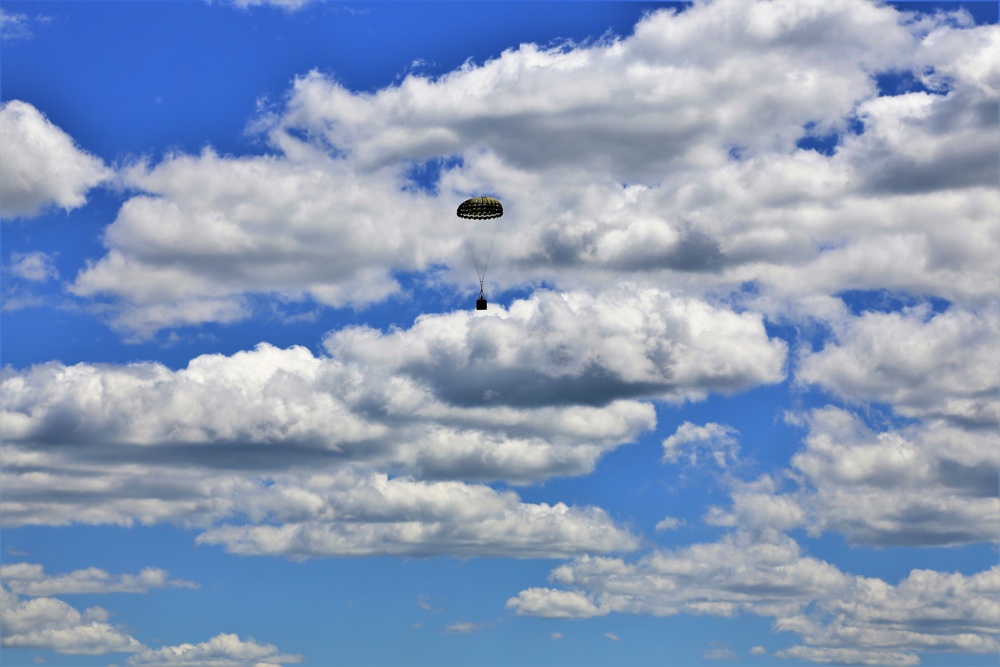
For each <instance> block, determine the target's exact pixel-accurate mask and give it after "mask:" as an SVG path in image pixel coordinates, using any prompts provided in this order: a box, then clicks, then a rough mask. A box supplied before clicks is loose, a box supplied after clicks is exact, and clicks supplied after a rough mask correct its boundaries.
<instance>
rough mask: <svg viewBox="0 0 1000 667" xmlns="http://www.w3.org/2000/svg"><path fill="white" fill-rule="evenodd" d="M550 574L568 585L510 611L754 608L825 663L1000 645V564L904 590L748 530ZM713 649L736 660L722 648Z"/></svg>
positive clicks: (910, 658)
mask: <svg viewBox="0 0 1000 667" xmlns="http://www.w3.org/2000/svg"><path fill="white" fill-rule="evenodd" d="M550 578H551V579H552V580H553V581H554V582H556V583H558V584H560V585H562V586H563V587H565V589H554V588H529V589H526V590H524V591H522V592H521V593H520V594H519V595H517V596H516V597H514V598H511V599H510V600H509V601H508V602H507V607H508V608H509V609H511V610H513V611H514V612H515V613H518V614H525V615H533V616H546V617H575V618H586V617H593V616H600V615H606V614H609V613H612V612H617V613H633V614H653V615H659V616H666V615H672V614H678V613H689V614H710V615H715V616H732V615H734V614H737V613H740V612H748V613H753V614H757V615H761V616H768V617H773V618H774V619H775V621H774V628H775V630H780V631H788V632H794V633H797V634H799V635H800V637H801V638H802V641H803V644H802V645H800V646H795V647H792V648H789V649H786V650H784V651H781V652H778V653H777V654H776V655H779V656H783V657H796V658H801V659H805V660H810V661H814V662H836V661H837V660H838V659H839V660H840V661H843V660H845V659H847V660H849V661H851V662H857V663H859V664H898V665H908V664H917V663H918V662H919V657H918V655H917V652H918V651H925V650H944V651H962V652H967V653H990V652H994V651H996V650H997V649H998V647H1000V642H998V641H997V635H998V627H1000V625H998V621H1000V609H998V608H997V605H996V604H995V602H994V600H995V598H996V595H997V593H998V592H1000V567H993V568H991V569H989V570H986V571H984V572H980V573H977V574H972V575H963V574H958V573H942V572H934V571H929V570H914V571H912V572H911V573H910V575H909V576H908V577H906V578H905V579H903V580H902V581H901V582H900V583H899V584H897V585H895V586H893V585H891V584H889V583H887V582H885V581H882V580H880V579H875V578H868V577H861V576H856V575H850V574H847V573H844V572H842V571H841V570H839V569H838V568H836V567H835V566H833V565H831V564H829V563H827V562H825V561H822V560H818V559H815V558H812V557H810V556H807V555H804V554H803V553H802V551H801V549H800V547H799V546H798V544H796V543H795V542H794V541H793V540H792V539H791V538H789V537H787V536H776V537H774V538H773V539H771V540H761V539H759V537H757V536H750V535H748V534H746V533H743V532H742V531H736V532H734V533H731V534H729V535H726V536H724V537H723V538H722V539H721V540H720V541H718V542H714V543H704V544H695V545H691V546H689V547H685V548H682V549H676V550H659V551H656V552H654V553H652V554H650V555H647V556H644V557H642V558H640V559H639V560H638V561H636V562H632V563H630V562H626V561H625V560H623V559H620V558H606V557H590V556H584V557H581V558H577V559H576V560H574V561H573V562H571V563H569V564H566V565H561V566H559V567H558V568H556V569H555V570H553V572H552V574H551V576H550ZM566 589H568V590H566ZM762 652H763V651H762V650H761V651H758V650H757V649H756V648H755V649H754V650H753V651H752V653H753V654H754V655H758V654H760V653H762ZM712 657H716V658H723V657H732V656H730V655H729V654H728V653H726V652H723V651H720V652H719V653H718V654H716V655H713V656H712ZM879 661H882V662H879Z"/></svg>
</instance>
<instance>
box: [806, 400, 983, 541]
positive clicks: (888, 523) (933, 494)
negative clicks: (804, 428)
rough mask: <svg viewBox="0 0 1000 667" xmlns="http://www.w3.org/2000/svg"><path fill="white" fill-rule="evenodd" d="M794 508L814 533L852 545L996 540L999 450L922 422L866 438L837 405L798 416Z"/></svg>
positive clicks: (974, 436) (976, 433) (979, 435)
mask: <svg viewBox="0 0 1000 667" xmlns="http://www.w3.org/2000/svg"><path fill="white" fill-rule="evenodd" d="M806 424H807V425H808V428H809V433H808V435H807V437H806V439H805V445H806V446H805V449H804V450H803V451H801V452H799V453H797V454H795V456H794V457H793V458H792V466H793V468H794V469H795V470H796V471H797V472H798V473H801V474H802V475H803V476H804V479H803V485H804V490H803V492H802V494H801V495H800V497H799V498H798V502H799V503H800V504H801V506H802V507H803V508H807V509H808V512H809V514H810V516H811V517H812V519H811V521H810V526H811V528H812V530H814V531H817V532H818V531H823V530H835V531H837V532H840V533H842V534H844V535H845V537H847V539H848V540H849V541H851V542H853V543H856V544H869V545H893V544H895V545H945V544H963V543H968V542H976V541H989V540H994V539H996V526H997V524H998V522H1000V498H998V497H997V479H998V474H1000V450H998V449H997V447H996V433H995V431H994V430H993V429H984V430H963V429H959V428H956V427H954V426H952V425H950V424H948V423H947V422H944V421H940V420H938V421H931V422H929V423H926V424H918V425H914V426H911V427H907V428H903V429H900V430H887V431H882V432H874V431H872V430H871V429H869V428H868V427H867V426H865V425H864V424H863V423H862V422H861V420H860V419H859V418H858V417H856V416H855V415H853V414H851V413H849V412H846V411H844V410H841V409H839V408H833V407H829V408H825V409H819V410H814V411H813V412H811V413H810V414H809V415H808V416H807V417H806Z"/></svg>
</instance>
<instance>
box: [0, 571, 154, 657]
mask: <svg viewBox="0 0 1000 667" xmlns="http://www.w3.org/2000/svg"><path fill="white" fill-rule="evenodd" d="M108 617H109V614H108V612H107V611H105V610H104V609H102V608H100V607H91V608H89V609H87V610H85V611H84V612H82V613H81V612H80V611H78V610H77V609H75V608H74V607H71V606H70V605H68V604H66V603H65V602H63V601H62V600H57V599H55V598H50V597H36V598H32V599H30V600H21V599H20V598H19V597H18V596H17V595H15V594H14V593H12V592H10V591H8V590H7V589H6V588H5V587H2V586H0V628H2V632H0V636H2V637H3V639H2V645H3V646H6V647H9V648H40V649H47V650H52V651H56V652H58V653H64V654H70V655H101V654H104V653H122V652H129V653H132V652H136V651H141V650H142V649H143V645H142V644H141V643H140V642H139V641H138V640H136V639H135V638H134V637H132V636H130V635H129V634H128V633H126V632H125V631H124V630H122V629H120V628H117V627H115V626H113V625H111V624H110V623H108Z"/></svg>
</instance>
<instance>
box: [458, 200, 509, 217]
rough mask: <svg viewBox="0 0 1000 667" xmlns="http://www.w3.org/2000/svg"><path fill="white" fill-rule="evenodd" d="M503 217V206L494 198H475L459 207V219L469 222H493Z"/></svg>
mask: <svg viewBox="0 0 1000 667" xmlns="http://www.w3.org/2000/svg"><path fill="white" fill-rule="evenodd" d="M501 215H503V204H501V203H500V200H499V199H494V198H493V197H473V198H472V199H466V200H465V201H464V202H462V203H461V204H459V205H458V217H460V218H466V219H467V220H492V219H493V218H499V217H500V216H501Z"/></svg>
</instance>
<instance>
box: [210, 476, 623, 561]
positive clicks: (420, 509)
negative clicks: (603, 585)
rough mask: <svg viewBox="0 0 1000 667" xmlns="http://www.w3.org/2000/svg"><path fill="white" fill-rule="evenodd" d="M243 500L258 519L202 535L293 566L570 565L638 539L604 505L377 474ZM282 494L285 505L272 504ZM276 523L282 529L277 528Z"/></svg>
mask: <svg viewBox="0 0 1000 667" xmlns="http://www.w3.org/2000/svg"><path fill="white" fill-rule="evenodd" d="M257 496H258V497H256V498H255V497H250V498H244V499H241V501H242V502H241V504H240V505H238V506H237V509H239V510H241V511H243V512H246V513H247V514H248V516H249V517H250V518H251V519H252V520H254V521H256V522H262V521H267V523H254V524H251V525H236V524H229V525H222V526H218V527H213V528H209V529H208V530H207V531H205V532H204V533H202V534H201V535H199V536H198V538H197V542H198V543H199V544H221V545H223V546H225V548H226V549H227V550H228V551H230V552H231V553H237V554H254V555H280V556H287V557H291V558H306V557H316V556H362V555H374V554H405V555H416V556H431V555H439V554H452V555H456V556H489V555H494V556H507V557H522V558H537V557H549V558H551V557H565V556H568V555H572V554H577V553H582V552H602V553H606V552H612V551H631V550H633V549H635V548H636V547H638V545H639V541H638V539H637V538H636V537H635V536H633V535H632V534H631V533H629V532H628V531H627V530H624V529H622V528H619V527H617V526H616V525H615V524H614V522H613V521H612V520H611V519H610V518H609V517H608V516H607V514H605V512H604V511H603V510H601V509H599V508H596V507H582V508H577V507H568V506H566V505H564V504H563V503H556V504H555V505H548V504H545V503H539V504H528V503H522V502H520V500H519V498H518V497H517V495H516V494H515V493H513V492H509V491H508V492H498V491H495V490H494V489H492V488H490V487H488V486H485V485H472V484H465V483H461V482H417V481H414V480H408V479H401V478H394V479H388V478H387V477H386V476H385V475H377V474H373V475H370V476H368V477H367V478H365V479H358V478H356V477H353V476H346V475H342V476H339V478H334V477H329V478H322V477H319V476H316V477H314V478H312V479H311V480H309V481H308V482H307V483H305V484H302V483H300V485H299V486H297V487H290V486H286V485H284V484H279V485H275V486H271V487H266V488H264V489H260V490H259V491H258V493H257ZM275 496H277V499H274V497H275ZM274 521H283V522H285V523H283V524H281V525H273V523H272V522H274Z"/></svg>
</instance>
